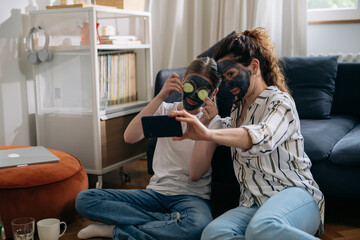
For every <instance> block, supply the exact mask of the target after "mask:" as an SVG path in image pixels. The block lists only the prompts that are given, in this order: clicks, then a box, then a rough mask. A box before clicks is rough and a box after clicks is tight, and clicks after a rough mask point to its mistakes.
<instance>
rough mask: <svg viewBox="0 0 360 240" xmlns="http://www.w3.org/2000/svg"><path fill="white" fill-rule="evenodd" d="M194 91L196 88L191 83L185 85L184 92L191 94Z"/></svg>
mask: <svg viewBox="0 0 360 240" xmlns="http://www.w3.org/2000/svg"><path fill="white" fill-rule="evenodd" d="M193 91H194V86H193V85H192V84H191V83H189V82H186V83H184V92H186V93H191V92H193Z"/></svg>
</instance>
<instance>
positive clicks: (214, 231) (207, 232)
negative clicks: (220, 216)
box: [201, 222, 221, 240]
mask: <svg viewBox="0 0 360 240" xmlns="http://www.w3.org/2000/svg"><path fill="white" fill-rule="evenodd" d="M220 230H221V228H219V226H217V225H216V224H214V222H210V223H209V224H208V225H207V226H206V227H205V228H204V230H203V232H202V234H201V240H210V239H216V237H217V235H218V232H219V231H220Z"/></svg>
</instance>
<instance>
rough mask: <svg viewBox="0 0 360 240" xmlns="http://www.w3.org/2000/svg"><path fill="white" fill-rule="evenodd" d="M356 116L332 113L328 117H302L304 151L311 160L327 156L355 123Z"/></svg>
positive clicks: (319, 159)
mask: <svg viewBox="0 0 360 240" xmlns="http://www.w3.org/2000/svg"><path fill="white" fill-rule="evenodd" d="M356 121H357V120H356V118H354V117H351V116H345V115H334V116H331V118H330V119H317V120H313V119H302V120H301V121H300V123H301V133H302V135H303V136H304V145H305V152H306V154H307V155H308V156H309V158H310V159H311V161H312V162H319V161H323V160H326V159H327V158H329V156H330V153H331V152H332V150H333V148H334V146H335V144H336V143H337V142H338V141H339V140H340V139H342V138H343V137H344V136H345V135H346V134H347V133H348V132H349V131H350V130H351V129H353V128H354V126H355V125H356Z"/></svg>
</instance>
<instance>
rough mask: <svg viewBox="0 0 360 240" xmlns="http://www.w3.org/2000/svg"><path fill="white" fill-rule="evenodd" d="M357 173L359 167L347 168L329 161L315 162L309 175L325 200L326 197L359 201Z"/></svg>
mask: <svg viewBox="0 0 360 240" xmlns="http://www.w3.org/2000/svg"><path fill="white" fill-rule="evenodd" d="M359 172H360V166H352V167H349V166H344V165H338V164H334V163H332V162H330V161H322V162H316V163H314V164H313V165H312V167H311V173H312V174H313V176H314V179H315V181H316V183H317V184H318V185H319V187H320V190H321V191H322V192H323V194H324V195H325V199H326V197H328V196H334V197H341V198H353V199H359V198H360V191H359V189H360V174H359ZM325 201H326V200H325Z"/></svg>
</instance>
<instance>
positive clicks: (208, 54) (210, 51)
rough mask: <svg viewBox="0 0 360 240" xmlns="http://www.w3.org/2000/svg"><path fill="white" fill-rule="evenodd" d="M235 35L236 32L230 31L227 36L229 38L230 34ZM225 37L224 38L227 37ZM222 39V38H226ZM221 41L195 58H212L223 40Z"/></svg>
mask: <svg viewBox="0 0 360 240" xmlns="http://www.w3.org/2000/svg"><path fill="white" fill-rule="evenodd" d="M234 33H236V31H232V32H231V33H229V34H228V35H227V36H230V35H231V34H234ZM227 36H226V37H227ZM226 37H224V38H226ZM224 38H223V39H221V40H220V41H218V42H217V43H215V44H214V45H212V46H211V47H210V48H209V49H207V50H206V51H205V52H203V53H201V54H200V55H198V56H197V57H198V58H201V57H213V55H214V53H215V51H216V49H217V48H218V46H219V45H220V43H221V41H222V40H224Z"/></svg>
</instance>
